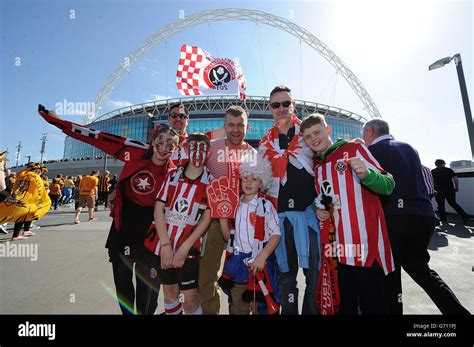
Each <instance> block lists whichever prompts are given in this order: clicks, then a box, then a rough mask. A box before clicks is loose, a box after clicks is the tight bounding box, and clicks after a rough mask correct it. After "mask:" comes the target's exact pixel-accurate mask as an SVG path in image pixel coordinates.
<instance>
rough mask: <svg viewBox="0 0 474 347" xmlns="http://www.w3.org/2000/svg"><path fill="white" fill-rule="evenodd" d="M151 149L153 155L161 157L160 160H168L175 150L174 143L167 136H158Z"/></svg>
mask: <svg viewBox="0 0 474 347" xmlns="http://www.w3.org/2000/svg"><path fill="white" fill-rule="evenodd" d="M153 147H154V149H155V150H154V152H155V155H159V156H161V157H163V158H160V159H168V158H169V157H170V156H171V154H172V153H173V151H174V150H175V149H176V142H175V141H173V139H172V137H170V136H168V135H167V134H160V135H159V136H158V137H157V139H156V142H155V144H154V145H153Z"/></svg>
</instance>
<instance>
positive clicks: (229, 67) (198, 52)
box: [176, 45, 247, 100]
mask: <svg viewBox="0 0 474 347" xmlns="http://www.w3.org/2000/svg"><path fill="white" fill-rule="evenodd" d="M176 86H177V87H178V90H179V91H180V93H181V94H182V95H210V94H237V95H239V96H240V98H241V99H242V100H245V99H246V98H247V91H246V89H247V82H246V81H245V77H244V74H243V72H242V68H241V67H240V64H239V62H238V61H237V60H234V59H230V58H212V57H211V55H210V54H209V53H208V52H206V51H205V50H203V49H202V48H199V47H196V46H188V45H182V46H181V54H180V57H179V64H178V71H177V72H176Z"/></svg>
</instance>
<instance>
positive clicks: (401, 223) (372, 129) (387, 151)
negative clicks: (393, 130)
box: [363, 119, 469, 314]
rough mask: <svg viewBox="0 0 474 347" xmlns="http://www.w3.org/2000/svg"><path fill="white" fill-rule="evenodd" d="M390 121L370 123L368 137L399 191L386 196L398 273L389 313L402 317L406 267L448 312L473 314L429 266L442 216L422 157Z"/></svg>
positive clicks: (391, 279)
mask: <svg viewBox="0 0 474 347" xmlns="http://www.w3.org/2000/svg"><path fill="white" fill-rule="evenodd" d="M389 134H390V129H389V126H388V123H387V122H385V121H384V120H382V119H372V120H370V121H368V122H367V123H366V124H365V125H364V130H363V138H364V141H365V144H366V145H367V146H368V149H369V151H370V152H371V153H372V154H373V156H374V157H375V159H377V161H378V162H379V163H380V165H381V166H382V167H383V168H384V169H385V170H387V171H388V172H390V173H391V174H392V175H393V178H394V180H395V189H394V190H393V193H392V194H391V195H389V196H381V197H380V200H381V202H382V207H383V210H384V213H385V220H386V223H387V228H388V233H389V237H390V243H391V246H392V251H393V256H394V260H395V271H394V272H393V273H391V274H389V275H388V276H387V277H386V283H385V297H386V304H387V312H388V313H390V314H402V313H403V302H402V280H401V267H402V266H403V269H404V270H405V271H406V272H407V273H408V274H409V275H410V277H411V278H413V280H414V281H415V282H416V283H417V284H418V285H419V286H421V287H422V288H423V290H424V291H425V292H426V293H427V294H428V295H429V297H430V298H431V300H433V302H434V303H435V304H436V306H437V307H438V308H439V310H440V311H441V312H442V313H443V314H469V312H468V311H467V310H466V309H465V308H464V307H463V306H462V305H461V303H460V302H459V300H458V299H457V298H456V296H455V295H454V293H453V292H452V291H451V289H450V288H449V287H448V286H447V285H446V283H444V281H443V280H442V279H441V277H440V276H439V275H438V274H437V273H436V272H435V271H434V270H432V269H430V267H429V265H428V262H429V260H430V255H429V253H428V244H429V242H430V239H431V235H432V234H433V232H434V228H435V222H436V217H435V214H434V211H433V208H432V205H431V202H430V199H429V197H428V192H427V190H426V186H425V184H424V181H423V174H422V168H421V162H420V158H419V156H418V153H417V151H416V150H415V149H414V148H413V147H411V146H410V145H409V144H407V143H404V142H400V141H395V140H394V139H393V138H392V137H391V136H390V135H389Z"/></svg>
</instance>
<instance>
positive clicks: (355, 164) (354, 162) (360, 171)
mask: <svg viewBox="0 0 474 347" xmlns="http://www.w3.org/2000/svg"><path fill="white" fill-rule="evenodd" d="M345 162H346V163H347V164H348V165H350V166H351V168H352V170H354V172H355V173H356V175H357V176H358V177H359V178H360V179H361V180H363V179H364V178H366V177H367V175H368V174H369V170H368V169H367V166H366V165H365V163H364V161H363V160H362V159H361V158H359V157H353V158H350V159H346V160H345Z"/></svg>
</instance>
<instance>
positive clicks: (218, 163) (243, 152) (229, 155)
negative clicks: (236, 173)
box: [206, 138, 257, 178]
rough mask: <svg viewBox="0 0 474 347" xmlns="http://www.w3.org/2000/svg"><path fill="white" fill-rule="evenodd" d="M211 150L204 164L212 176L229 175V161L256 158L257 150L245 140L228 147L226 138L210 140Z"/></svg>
mask: <svg viewBox="0 0 474 347" xmlns="http://www.w3.org/2000/svg"><path fill="white" fill-rule="evenodd" d="M211 151H212V154H211V156H210V157H209V158H208V159H207V163H206V166H207V167H208V168H209V171H210V172H211V174H212V176H214V178H219V177H222V176H229V165H228V163H229V162H234V163H240V162H241V160H242V159H243V158H245V159H246V160H254V161H256V160H257V150H256V149H255V148H253V147H252V146H250V145H249V144H248V143H247V142H242V144H241V145H240V146H238V147H237V148H232V149H229V147H228V146H227V139H225V138H222V139H216V140H212V141H211ZM247 156H249V157H247Z"/></svg>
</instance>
